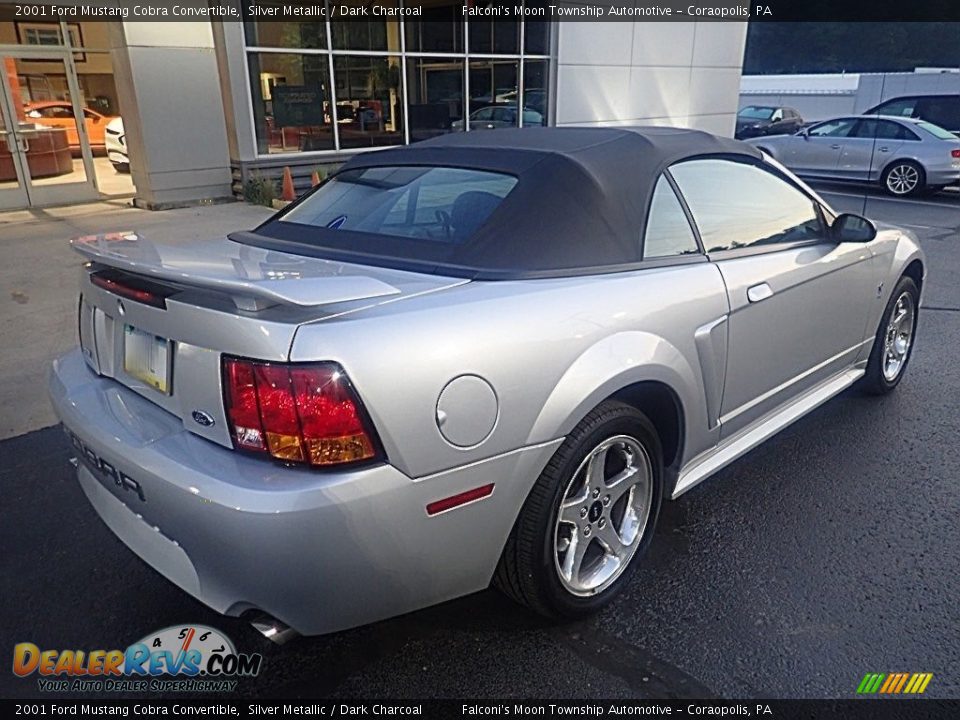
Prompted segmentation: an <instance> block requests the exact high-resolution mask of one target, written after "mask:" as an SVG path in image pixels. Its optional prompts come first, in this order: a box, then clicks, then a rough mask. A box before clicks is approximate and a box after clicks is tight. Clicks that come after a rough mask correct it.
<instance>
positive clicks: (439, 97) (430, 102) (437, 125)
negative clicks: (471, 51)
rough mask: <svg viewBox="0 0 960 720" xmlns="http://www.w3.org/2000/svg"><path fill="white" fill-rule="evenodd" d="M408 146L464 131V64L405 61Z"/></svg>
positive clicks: (457, 61) (442, 60)
mask: <svg viewBox="0 0 960 720" xmlns="http://www.w3.org/2000/svg"><path fill="white" fill-rule="evenodd" d="M407 101H408V102H409V107H408V109H407V121H408V122H409V123H410V142H416V141H417V140H426V139H427V138H431V137H435V136H436V135H442V134H444V133H448V132H452V131H456V130H463V60H461V59H454V58H418V57H408V58H407Z"/></svg>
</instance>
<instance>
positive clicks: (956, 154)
mask: <svg viewBox="0 0 960 720" xmlns="http://www.w3.org/2000/svg"><path fill="white" fill-rule="evenodd" d="M950 157H955V158H960V148H957V149H956V150H951V151H950Z"/></svg>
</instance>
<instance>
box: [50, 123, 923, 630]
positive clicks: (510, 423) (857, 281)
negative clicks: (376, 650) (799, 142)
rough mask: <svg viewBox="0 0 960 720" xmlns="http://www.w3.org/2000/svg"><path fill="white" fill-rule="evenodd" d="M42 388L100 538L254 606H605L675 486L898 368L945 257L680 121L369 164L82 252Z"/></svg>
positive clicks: (324, 613) (341, 621) (431, 145)
mask: <svg viewBox="0 0 960 720" xmlns="http://www.w3.org/2000/svg"><path fill="white" fill-rule="evenodd" d="M74 246H75V248H76V250H77V251H79V252H80V253H82V254H83V255H84V256H85V257H86V258H87V259H88V260H89V262H88V263H87V264H86V266H85V267H84V270H83V273H82V277H81V300H80V309H79V328H80V347H79V348H78V349H77V350H75V351H73V352H71V353H68V354H67V355H65V356H63V357H61V358H60V359H58V360H57V361H56V363H55V364H54V367H53V370H52V373H51V376H50V396H51V398H52V401H53V404H54V407H55V408H56V410H57V413H58V414H59V416H60V418H61V419H62V420H63V424H64V426H65V427H66V429H67V431H68V433H69V435H70V437H71V439H72V442H73V443H74V445H75V446H76V448H77V455H78V459H79V460H80V463H79V464H78V468H79V471H78V472H79V482H80V485H81V486H82V488H83V491H84V493H85V494H86V496H87V497H88V498H89V500H90V503H91V504H92V505H93V506H94V508H95V509H96V511H97V513H98V514H99V515H100V516H101V518H102V519H103V521H104V522H105V523H106V524H107V525H108V526H109V527H110V528H111V529H112V530H113V532H115V533H116V534H117V535H118V536H119V537H120V538H121V539H122V540H123V541H124V542H125V543H126V544H127V545H128V546H129V547H130V548H131V549H132V550H133V551H134V552H136V553H137V554H138V555H139V556H140V557H141V558H143V559H144V560H145V561H146V562H147V563H149V564H150V565H152V566H153V567H154V568H156V569H157V570H158V571H159V572H160V573H162V574H163V575H164V576H166V577H167V578H169V579H170V580H171V581H173V582H174V583H176V584H177V585H179V586H180V587H181V588H183V589H184V590H186V591H187V592H188V593H190V594H191V595H193V596H195V597H197V598H199V599H200V600H201V601H203V602H204V603H206V604H207V605H209V606H210V607H212V608H214V609H215V610H217V611H219V612H221V613H226V614H230V615H241V614H244V613H247V612H252V613H257V614H259V615H260V616H261V617H263V616H266V617H268V618H271V619H272V620H273V621H275V622H276V624H277V626H282V625H285V626H287V627H288V628H293V629H294V630H296V631H298V632H301V633H308V634H317V633H326V632H332V631H336V630H340V629H343V628H348V627H351V626H355V625H359V624H362V623H367V622H371V621H374V620H378V619H380V618H386V617H390V616H393V615H397V614H400V613H404V612H407V611H411V610H414V609H417V608H421V607H424V606H427V605H430V604H433V603H438V602H441V601H444V600H447V599H450V598H454V597H457V596H461V595H464V594H467V593H471V592H474V591H477V590H480V589H483V588H485V587H487V586H488V585H489V584H490V583H491V582H492V583H493V584H495V585H496V586H497V587H498V588H500V589H501V590H503V591H504V592H505V593H507V594H508V595H509V596H511V597H513V598H514V599H516V600H517V601H519V602H521V603H524V604H526V605H527V606H529V607H531V608H533V609H534V610H536V611H538V612H540V613H543V614H544V615H547V616H550V617H575V616H578V615H582V614H585V613H588V612H591V611H593V610H596V609H597V608H598V607H600V606H601V605H603V604H604V603H607V602H609V601H610V600H611V599H612V598H613V597H614V596H615V595H616V594H617V593H618V592H619V591H620V590H621V589H622V588H623V586H624V585H625V584H626V583H627V582H628V580H629V578H630V575H631V571H632V570H634V569H635V568H636V566H637V565H638V563H639V561H640V558H641V556H642V555H643V554H644V552H645V550H646V549H647V547H648V545H649V544H650V541H651V538H652V536H653V530H654V525H655V523H656V520H657V516H658V512H659V510H660V506H661V500H662V499H664V498H666V499H671V498H676V497H677V496H679V495H680V494H681V493H683V492H685V491H687V490H689V489H690V488H691V487H693V486H694V485H696V484H697V483H698V482H700V481H701V480H703V479H704V478H706V477H708V476H709V475H711V474H712V473H714V472H715V471H717V470H718V469H719V468H721V467H723V466H724V465H726V464H727V463H729V462H731V461H732V460H734V459H735V458H737V457H738V456H740V455H742V454H743V453H745V452H746V451H748V450H749V449H750V448H752V447H754V446H756V445H757V444H758V443H760V442H762V441H763V440H764V439H766V438H768V437H770V436H771V435H773V434H774V433H776V432H778V431H779V430H781V429H782V428H784V427H785V426H787V425H788V424H789V423H791V422H792V421H794V420H796V419H797V418H799V417H801V416H802V415H803V414H805V413H806V412H808V411H810V410H811V409H813V408H814V407H816V406H817V405H819V404H821V403H823V402H825V401H826V400H828V399H829V398H831V397H833V396H834V395H836V394H837V393H838V392H840V391H841V390H843V389H844V388H846V387H848V386H850V385H852V384H854V383H855V382H859V383H860V384H861V385H862V386H863V387H864V388H865V389H867V390H869V391H872V392H874V393H878V394H879V393H884V392H887V391H890V390H892V389H893V388H894V387H896V386H897V384H898V383H899V382H900V380H901V378H902V377H903V374H904V370H905V368H906V366H907V362H908V360H909V358H910V351H911V348H912V347H913V340H914V334H915V330H916V325H917V317H918V308H919V301H920V291H921V287H922V284H923V278H924V258H923V255H922V253H921V250H920V248H919V247H918V245H917V243H916V242H915V240H914V239H913V238H912V237H911V236H910V235H909V233H907V232H906V231H903V230H900V229H897V228H893V227H880V228H878V227H877V226H875V225H874V224H872V223H871V222H870V221H868V220H866V219H864V218H861V217H858V216H855V215H848V214H839V215H838V214H837V213H835V212H834V211H833V210H831V208H830V207H829V206H828V205H827V204H826V203H825V202H824V201H823V200H822V199H820V198H819V197H818V196H817V195H816V194H815V193H813V192H812V191H811V190H810V189H809V188H808V187H807V186H806V185H804V184H803V183H802V182H800V181H799V180H797V179H796V178H795V177H794V176H793V175H791V174H790V173H789V172H788V171H786V170H784V169H783V168H782V167H781V166H780V165H779V164H777V163H776V162H775V161H772V160H771V159H770V158H768V157H766V156H764V155H762V154H761V153H760V152H759V151H758V150H756V149H755V148H752V147H750V146H749V145H746V144H743V143H740V142H737V141H733V140H726V139H722V138H718V137H714V136H711V135H707V134H705V133H701V132H696V131H689V130H676V129H670V128H638V129H612V128H571V129H556V128H531V129H525V130H503V131H498V132H492V133H462V134H455V135H450V136H447V137H442V138H435V139H432V140H430V141H427V142H423V143H419V144H417V145H415V146H411V147H405V148H397V149H390V150H384V151H380V152H373V153H364V154H362V155H359V156H357V157H355V158H354V159H352V160H350V161H349V162H347V163H346V165H344V166H343V167H342V168H341V169H340V170H339V171H338V172H337V173H336V174H335V175H334V176H333V177H331V178H330V179H329V180H328V181H327V182H325V183H324V184H322V185H321V186H320V187H318V188H316V189H315V190H313V191H311V192H310V193H308V194H307V195H305V196H304V197H303V198H301V199H300V200H298V201H297V202H295V203H293V204H292V205H290V206H289V207H288V208H286V209H285V210H283V211H281V212H280V213H278V214H277V215H275V216H274V217H272V218H271V219H269V220H268V221H267V222H265V223H264V224H263V225H261V226H260V227H258V228H257V229H256V230H254V231H252V232H240V233H235V234H233V235H230V236H229V238H222V239H217V240H212V241H209V242H199V243H195V242H191V243H179V244H178V243H168V244H159V243H152V242H150V241H148V240H147V239H144V238H142V237H140V236H138V235H136V234H135V233H127V234H113V235H101V236H94V237H87V238H81V239H78V240H76V241H74Z"/></svg>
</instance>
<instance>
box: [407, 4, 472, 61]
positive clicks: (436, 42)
mask: <svg viewBox="0 0 960 720" xmlns="http://www.w3.org/2000/svg"><path fill="white" fill-rule="evenodd" d="M410 4H411V6H413V7H421V8H423V15H422V16H421V17H420V18H413V17H409V18H404V23H403V24H404V28H405V32H406V33H407V52H457V53H459V52H463V0H414V1H413V2H411V3H410Z"/></svg>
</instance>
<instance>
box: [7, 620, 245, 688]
mask: <svg viewBox="0 0 960 720" xmlns="http://www.w3.org/2000/svg"><path fill="white" fill-rule="evenodd" d="M262 664H263V656H261V655H260V654H258V653H257V654H246V653H238V652H237V651H236V648H234V645H233V642H232V641H231V640H230V638H228V637H227V636H226V635H224V634H223V633H222V632H220V631H219V630H215V629H214V628H211V627H206V626H204V625H186V626H184V625H177V626H172V627H168V628H164V629H163V630H160V631H159V632H156V633H151V634H150V635H147V636H146V637H144V638H143V639H142V640H140V641H138V642H135V643H133V644H132V645H130V646H129V647H128V648H127V649H126V650H89V651H84V650H41V649H40V648H39V647H38V646H37V645H35V644H33V643H29V642H22V643H18V644H17V645H15V646H14V648H13V673H14V674H15V675H17V676H19V677H22V678H27V677H30V676H33V675H36V676H37V685H38V688H39V689H40V690H41V691H42V692H218V691H219V692H232V691H233V690H235V689H236V686H237V682H238V678H242V677H253V676H255V675H257V674H259V672H260V667H261V665H262Z"/></svg>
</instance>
